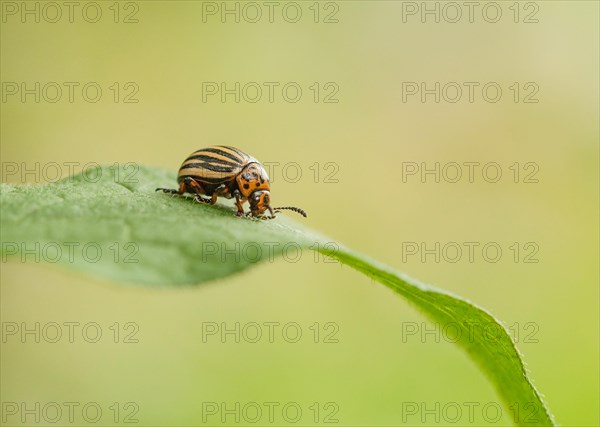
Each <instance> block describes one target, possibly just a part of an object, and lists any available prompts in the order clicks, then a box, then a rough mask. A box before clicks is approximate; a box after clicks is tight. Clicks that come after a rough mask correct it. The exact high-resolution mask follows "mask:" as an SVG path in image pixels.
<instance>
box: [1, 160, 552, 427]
mask: <svg viewBox="0 0 600 427" xmlns="http://www.w3.org/2000/svg"><path fill="white" fill-rule="evenodd" d="M174 183H175V176H174V174H172V173H170V172H166V171H163V170H159V169H153V168H140V169H139V170H134V171H131V170H127V168H112V167H111V168H98V169H95V170H91V169H90V170H87V171H86V174H80V175H76V176H73V177H69V178H67V179H65V180H63V181H59V182H56V183H52V184H47V185H10V184H2V185H1V186H0V190H1V194H0V201H1V214H2V215H1V220H0V226H1V231H2V236H1V241H2V249H1V252H2V259H3V261H4V260H5V259H6V258H8V257H20V259H21V260H22V261H38V260H43V261H48V262H57V263H60V264H62V265H66V266H69V267H71V268H73V269H76V270H79V271H82V272H85V273H88V274H92V275H97V276H102V277H105V278H109V279H113V280H115V281H120V282H130V283H139V284H144V285H151V286H177V285H189V284H199V283H202V282H206V281H209V280H213V279H217V278H220V277H226V276H229V275H230V274H232V273H236V272H239V271H241V270H243V269H245V268H247V267H250V266H251V265H253V264H255V263H256V262H259V261H261V260H265V259H268V258H269V257H274V256H278V255H281V254H282V252H283V251H286V253H293V252H294V251H296V250H304V249H313V250H317V251H319V252H321V253H322V254H325V255H328V256H331V257H333V258H336V259H338V260H339V261H340V262H342V263H344V264H346V265H349V266H350V267H353V268H355V269H356V270H358V271H360V272H362V273H364V274H366V275H367V276H369V277H372V278H373V279H374V280H377V281H378V282H380V283H382V284H384V285H385V286H387V287H388V288H390V289H392V290H393V291H394V292H396V293H398V294H400V295H402V296H403V297H404V298H406V299H407V300H408V301H409V302H410V303H412V304H413V305H414V306H415V307H417V308H418V309H419V310H420V311H421V312H422V313H424V314H425V315H426V316H427V317H429V318H430V319H431V320H433V321H434V322H436V323H437V324H438V326H439V327H444V326H445V325H448V324H449V323H452V324H453V325H454V326H456V325H459V326H460V327H461V328H462V331H461V332H462V333H461V334H460V336H459V338H457V344H459V345H460V346H461V347H463V348H464V349H465V350H466V351H467V353H468V354H469V356H470V357H471V358H472V359H473V360H474V361H475V362H476V363H477V364H478V365H479V367H480V368H481V370H482V371H483V372H484V373H485V374H486V375H487V376H488V378H489V379H490V380H491V382H492V383H493V384H494V386H495V387H496V389H497V391H498V393H499V395H500V397H501V398H502V400H503V401H504V403H505V405H506V407H507V408H508V411H507V412H508V413H509V414H511V415H513V417H514V419H513V421H514V422H515V424H517V425H554V420H553V417H552V415H551V414H550V412H549V411H548V409H547V408H546V406H545V404H544V402H543V400H542V398H541V396H540V394H539V393H538V391H537V390H536V389H535V387H534V386H533V384H532V382H531V380H530V379H529V376H528V373H527V371H526V369H525V367H524V365H523V361H522V358H521V356H520V354H519V352H518V350H517V349H516V347H515V344H514V343H513V341H512V339H511V337H510V335H509V334H508V332H507V331H506V329H505V328H504V327H503V326H502V325H501V324H500V323H499V321H498V320H496V319H495V318H494V317H493V316H492V315H491V314H489V313H488V312H487V311H485V310H484V309H482V308H480V307H477V306H476V305H475V304H473V303H471V302H469V301H467V300H465V299H463V298H461V297H459V296H456V295H452V294H450V293H448V292H445V291H443V290H441V289H437V288H434V287H432V286H429V285H426V284H423V283H420V282H418V281H416V280H414V279H411V278H408V277H406V276H405V275H403V274H401V273H398V272H395V271H394V270H393V269H391V268H389V267H387V266H385V265H382V264H380V263H378V262H376V261H374V260H371V259H369V258H368V257H366V256H364V255H362V254H359V253H357V252H354V251H352V250H350V249H348V248H346V247H343V246H342V245H339V244H337V243H335V242H333V241H332V240H331V239H328V238H326V237H325V236H322V235H319V234H318V233H316V232H313V231H311V230H308V229H306V228H305V227H303V226H301V225H299V224H298V223H296V222H293V221H291V220H289V219H287V218H285V217H283V215H279V217H278V218H277V219H276V220H272V221H261V220H252V219H246V218H238V217H235V216H234V209H233V203H231V202H230V203H229V205H231V207H222V206H219V205H217V206H206V205H201V204H198V203H195V202H194V201H193V200H191V199H184V198H180V197H171V196H169V195H166V194H162V193H156V192H155V191H154V190H155V188H156V187H167V188H169V187H173V186H174ZM240 254H243V256H240ZM236 257H237V259H236ZM36 258H38V259H36ZM490 325H494V326H496V327H497V329H498V330H499V332H500V333H498V334H494V336H493V337H491V336H488V335H487V334H486V331H489V328H490ZM515 408H518V411H517V410H516V409H515ZM516 414H519V416H516V417H515V415H516Z"/></svg>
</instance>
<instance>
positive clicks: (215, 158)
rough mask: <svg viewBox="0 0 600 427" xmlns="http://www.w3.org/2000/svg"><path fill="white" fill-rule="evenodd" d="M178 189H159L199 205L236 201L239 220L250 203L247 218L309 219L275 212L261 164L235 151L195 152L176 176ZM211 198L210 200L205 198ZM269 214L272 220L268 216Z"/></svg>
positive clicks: (214, 148) (221, 148)
mask: <svg viewBox="0 0 600 427" xmlns="http://www.w3.org/2000/svg"><path fill="white" fill-rule="evenodd" d="M177 182H178V183H179V189H177V190H174V189H170V188H157V189H156V191H162V192H164V193H167V194H177V195H180V196H182V195H183V194H185V193H189V194H192V195H193V196H194V200H196V201H197V202H199V203H207V204H211V205H214V204H215V203H216V202H217V198H218V197H225V198H227V199H231V198H234V197H235V204H236V206H237V212H236V215H237V216H242V215H244V208H243V206H242V205H243V204H244V203H245V202H246V201H249V202H250V211H249V212H248V213H247V214H246V215H247V216H252V217H255V218H262V219H273V218H275V213H276V212H279V211H280V210H284V209H287V210H291V211H294V212H297V213H299V214H300V215H302V216H304V217H307V215H306V212H304V211H303V210H302V209H300V208H295V207H291V206H285V207H279V208H272V207H271V194H270V192H271V187H270V184H269V177H268V176H267V172H266V171H265V168H264V167H263V166H262V165H261V164H260V162H259V161H258V160H256V159H255V158H254V157H252V156H250V155H249V154H246V153H244V152H243V151H242V150H239V149H237V148H235V147H229V146H225V145H215V146H212V147H207V148H202V149H200V150H196V151H194V152H193V153H192V154H190V155H189V156H188V158H187V159H185V160H184V161H183V163H182V164H181V167H180V168H179V174H178V175H177ZM202 195H205V196H209V197H210V199H206V198H204V197H202ZM266 211H269V213H270V214H271V216H269V217H267V216H266V215H265V213H266Z"/></svg>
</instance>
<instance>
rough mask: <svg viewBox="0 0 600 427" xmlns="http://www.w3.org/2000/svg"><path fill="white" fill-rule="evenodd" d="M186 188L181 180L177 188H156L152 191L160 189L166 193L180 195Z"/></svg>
mask: <svg viewBox="0 0 600 427" xmlns="http://www.w3.org/2000/svg"><path fill="white" fill-rule="evenodd" d="M185 190H186V186H185V182H182V183H181V184H179V190H174V189H172V188H157V189H156V190H154V191H162V192H163V193H167V194H173V195H175V194H179V195H182V194H183V193H185Z"/></svg>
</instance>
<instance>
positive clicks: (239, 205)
mask: <svg viewBox="0 0 600 427" xmlns="http://www.w3.org/2000/svg"><path fill="white" fill-rule="evenodd" d="M233 195H234V197H235V204H236V206H237V212H236V215H237V216H242V215H244V207H243V206H242V203H244V202H245V200H242V199H241V196H240V192H239V191H238V190H235V191H234V192H233Z"/></svg>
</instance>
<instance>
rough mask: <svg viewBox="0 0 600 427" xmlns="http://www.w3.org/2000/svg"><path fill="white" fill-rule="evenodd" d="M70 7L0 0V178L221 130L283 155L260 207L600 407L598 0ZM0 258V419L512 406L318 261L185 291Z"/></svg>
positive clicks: (355, 281) (465, 362) (558, 388)
mask: <svg viewBox="0 0 600 427" xmlns="http://www.w3.org/2000/svg"><path fill="white" fill-rule="evenodd" d="M74 3H75V5H74V6H73V9H69V8H70V6H68V5H65V4H64V3H63V2H57V3H54V4H52V5H50V6H48V4H47V3H45V2H34V1H27V2H7V1H3V2H2V22H1V26H2V28H1V32H0V36H1V68H0V70H1V80H2V97H3V98H2V102H1V104H0V108H1V129H0V132H1V134H0V135H1V157H2V181H3V182H12V183H23V182H29V183H45V182H48V181H53V180H55V179H56V170H57V169H56V165H58V173H59V174H62V176H66V175H67V174H68V172H69V167H70V166H69V165H71V164H73V165H74V166H73V168H74V170H75V171H80V170H82V169H85V168H86V167H89V166H90V165H94V164H95V163H98V164H113V163H121V164H124V163H127V162H134V163H136V164H143V165H151V166H157V167H162V168H167V169H171V170H173V171H174V172H175V171H176V170H177V168H178V167H179V165H180V164H181V162H182V161H183V160H184V158H185V157H187V156H188V155H189V154H190V153H191V152H193V151H194V150H196V149H199V148H202V147H205V146H209V145H216V144H220V145H233V146H236V147H238V148H240V149H242V150H244V151H246V152H248V153H250V154H252V155H253V156H255V157H256V158H257V159H259V160H260V161H261V162H263V163H268V162H272V163H271V164H273V165H275V166H276V167H275V168H274V169H271V179H272V200H273V204H274V205H279V206H289V205H292V206H300V207H302V208H304V209H305V210H306V211H307V212H308V213H309V217H308V219H306V220H304V219H302V218H300V217H297V218H296V219H298V220H302V221H303V222H304V223H306V224H307V225H308V226H310V227H312V228H315V229H317V230H319V231H321V232H323V233H325V234H327V235H329V236H331V237H332V238H333V239H335V240H337V241H340V242H343V243H344V244H346V245H348V246H350V247H352V248H354V249H357V250H359V251H361V252H363V253H366V254H369V255H370V256H372V257H373V258H375V259H379V260H381V261H383V262H385V263H387V264H389V265H391V266H393V267H395V268H396V269H397V270H399V271H403V272H406V273H407V274H409V275H411V276H413V277H417V278H419V279H421V280H423V281H425V282H428V283H432V284H436V285H438V286H440V287H443V288H445V289H448V290H449V291H452V292H454V293H457V294H459V295H462V296H465V297H467V298H468V299H470V300H471V301H474V302H476V303H477V304H479V305H481V306H482V307H485V308H486V309H488V310H489V311H490V312H492V313H493V314H494V315H495V316H497V317H498V318H499V319H501V320H502V321H503V322H504V323H505V324H506V326H507V327H508V328H509V329H510V330H511V332H512V333H513V334H514V335H515V339H516V340H517V341H518V344H517V345H518V347H519V349H520V350H521V352H522V353H523V355H524V359H525V361H526V363H527V367H528V369H529V371H530V373H531V375H532V377H533V379H534V382H535V385H536V386H537V387H538V388H539V389H540V390H541V392H542V393H543V394H544V396H545V398H546V400H547V402H548V404H549V407H550V409H551V410H552V411H553V412H554V414H555V416H556V418H557V421H558V422H559V423H561V424H563V425H590V426H591V425H598V423H599V422H600V420H599V418H598V417H599V415H598V413H599V407H598V396H599V379H598V378H599V374H600V373H599V368H598V360H599V356H600V355H599V346H598V336H599V330H598V329H599V327H598V323H599V322H598V321H599V319H598V312H599V295H598V126H599V122H598V117H599V116H598V115H599V109H598V91H599V87H598V73H599V69H598V60H599V46H598V44H599V42H598V40H599V32H598V13H599V7H598V3H597V2H593V1H539V2H518V3H515V2H512V1H511V2H497V3H495V4H496V5H497V6H491V7H490V6H487V4H488V3H489V2H475V6H473V9H472V10H470V9H469V7H467V6H464V5H463V3H461V2H459V3H455V4H457V5H458V9H457V7H456V6H454V5H450V6H448V3H446V2H426V3H422V2H400V1H397V2H396V1H336V2H314V1H307V2H303V1H299V2H296V3H294V4H292V5H291V6H290V4H289V2H277V1H276V2H272V3H273V4H271V5H268V4H265V3H263V2H256V3H247V2H232V1H230V2H201V1H170V2H167V1H137V2H118V3H116V2H113V1H107V2H104V1H100V2H97V3H96V4H94V5H90V4H88V2H74ZM36 5H37V6H36ZM56 5H58V6H56ZM24 8H27V9H26V10H29V11H33V12H31V13H25V14H24V15H23V13H24ZM36 8H38V9H37V10H38V12H36ZM236 8H237V9H236ZM415 8H416V9H415ZM436 8H437V10H438V13H439V22H436V15H435V13H436V12H435V10H436ZM57 10H58V11H60V13H61V15H60V17H58V15H57ZM70 10H71V11H72V14H70ZM98 10H100V12H101V15H97V12H98ZM224 10H225V11H230V13H225V14H224V15H223V11H224ZM236 10H237V11H238V12H239V22H236V13H238V12H236ZM427 10H433V11H434V12H432V13H430V14H427V13H425V14H424V15H423V13H424V12H426V11H427ZM498 10H499V11H500V13H501V15H499V16H498V15H497V13H498ZM231 11H233V12H231ZM298 11H299V12H300V13H301V15H300V16H299V17H298V15H297V13H298ZM457 11H458V12H460V13H461V15H460V18H458V17H457V16H458V15H457V13H458V12H457ZM470 11H471V15H470ZM259 12H260V14H261V15H260V16H259V15H257V13H259ZM36 13H39V14H40V16H39V21H40V22H39V23H38V22H36V19H37V16H36ZM71 20H72V21H73V22H70V21H71ZM51 21H57V22H51ZM88 21H97V22H88ZM115 21H116V22H115ZM134 21H137V22H134ZM251 21H257V22H251ZM270 21H273V22H270ZM293 21H297V22H293ZM336 21H337V22H336ZM451 21H456V22H451ZM470 21H473V22H470ZM492 21H497V22H492ZM536 21H537V22H536ZM236 82H237V83H239V90H238V89H236ZM436 82H438V83H439V86H438V87H439V89H436ZM36 83H37V84H39V86H36ZM222 84H224V86H222ZM422 84H424V86H423V85H422ZM57 87H58V88H60V91H57ZM98 87H99V88H100V89H101V93H97V92H96V89H97V88H98ZM69 88H72V92H71V93H70V92H69ZM257 88H258V89H260V92H258V89H257ZM269 88H272V92H269ZM298 88H300V90H301V93H300V92H298V91H297V89H298ZM457 88H458V89H460V90H461V96H458V94H459V92H457V90H458V89H457ZM469 88H472V90H473V92H472V94H470V93H469ZM484 88H485V89H484ZM497 88H500V90H501V93H500V94H499V95H498V93H497V92H496V91H497ZM222 90H225V91H229V92H226V93H225V94H224V95H223V91H222ZM423 91H425V94H423ZM213 92H214V94H213ZM413 92H414V94H413ZM71 95H72V98H70V96H71ZM270 95H272V98H270ZM470 95H472V99H469V96H470ZM436 96H438V97H439V102H436ZM36 97H39V102H36ZM236 97H239V102H236ZM423 97H424V98H423ZM136 100H137V102H134V101H136ZM271 100H272V102H271ZM335 100H337V102H333V101H335ZM471 100H472V102H471ZM53 101H56V102H53ZM71 101H72V102H71ZM92 101H96V102H92ZM223 101H224V102H223ZM292 101H296V102H292ZM326 101H328V102H326ZM453 101H456V102H453ZM493 101H496V102H493ZM469 162H472V163H469ZM436 163H437V164H438V166H437V167H438V173H439V182H436V179H437V178H436V175H435V174H436V172H435V168H436ZM456 165H458V166H459V167H460V171H461V173H462V176H461V178H460V179H458V180H457V181H458V182H451V181H454V180H456V179H455V177H456V170H457V168H456ZM469 165H472V166H469ZM471 167H472V168H473V172H474V173H473V175H472V181H473V182H469V181H470V180H469V175H468V172H469V170H470V169H469V168H471ZM424 169H427V170H432V171H433V172H431V173H427V174H425V175H422V172H423V170H424ZM484 169H485V172H484ZM498 170H500V172H501V173H502V175H501V176H500V177H499V178H498V179H497V182H491V181H496V178H495V177H496V173H497V171H498ZM27 171H29V172H27ZM31 171H33V172H31ZM298 171H300V172H301V176H297V173H298ZM24 172H27V173H24ZM413 172H414V174H413ZM175 185H176V183H175V182H174V183H173V186H175ZM222 203H226V204H228V205H232V202H231V201H226V200H225V201H222ZM282 215H283V213H282ZM289 215H290V216H292V215H295V214H293V213H290V214H289ZM199 220H200V219H199ZM90 227H95V224H90ZM199 244H200V242H199ZM436 245H438V246H436ZM469 247H472V248H473V253H472V258H470V256H469V255H470V254H469V252H468V248H469ZM457 248H460V249H461V253H457V252H456V251H457ZM484 248H485V250H484ZM497 248H500V250H501V253H500V254H499V255H497V254H496V253H495V252H494V251H495V250H496V249H497ZM488 250H489V252H488ZM436 256H437V257H439V259H436ZM199 262H201V260H199ZM1 268H2V273H1V293H2V305H1V308H2V314H1V319H2V327H3V338H2V351H1V369H2V372H1V395H2V404H3V417H5V419H3V423H4V424H6V425H45V424H51V423H50V422H49V421H51V420H52V419H54V418H55V416H56V406H59V407H61V408H62V418H61V419H60V420H59V422H58V424H60V425H69V423H70V420H69V418H68V416H69V411H68V409H67V406H66V405H67V404H68V402H75V403H76V404H77V405H76V406H73V408H74V410H73V411H74V412H73V414H74V415H73V416H74V421H73V422H72V423H71V424H74V425H92V422H91V421H90V420H93V419H95V417H96V413H95V411H96V409H97V408H100V409H101V411H102V418H101V419H100V421H98V422H97V424H102V425H114V424H125V423H126V422H127V421H128V420H129V421H131V420H138V424H139V425H144V426H166V425H215V424H221V423H222V422H223V419H222V417H224V418H225V424H231V425H246V424H252V421H256V422H255V423H254V424H256V425H312V424H315V423H316V424H322V425H324V424H327V422H328V421H329V422H333V421H335V420H337V421H338V425H403V424H406V425H420V424H425V425H447V424H450V423H453V424H455V425H482V424H491V425H510V424H511V419H512V418H513V415H514V412H510V411H509V410H508V409H506V408H504V407H503V406H502V407H501V413H499V414H498V413H497V411H496V408H500V406H499V399H498V397H497V394H496V393H495V391H494V389H493V387H492V386H491V385H490V383H489V382H488V381H487V379H486V378H485V377H484V376H483V375H482V373H481V372H480V371H479V370H478V368H477V367H476V366H475V365H474V363H473V362H472V361H471V360H470V359H469V358H468V357H467V356H466V355H465V354H464V353H463V352H462V351H461V350H460V349H458V348H457V347H456V346H454V345H453V344H452V343H451V342H450V341H451V339H449V337H448V336H446V335H445V334H444V331H438V332H437V333H436V332H432V331H435V327H434V325H433V324H431V323H428V322H427V323H423V322H425V319H424V317H423V316H422V315H421V314H419V313H418V312H417V311H416V310H414V309H413V308H412V307H411V306H410V305H409V304H407V303H406V302H405V301H404V300H403V299H401V298H400V297H398V296H397V295H394V294H393V293H391V292H390V291H389V290H387V289H385V288H384V287H383V286H381V285H379V284H376V283H375V282H373V281H371V280H370V279H368V278H366V277H364V276H363V275H361V274H358V273H356V272H354V271H352V270H351V269H349V268H347V267H340V265H339V264H329V263H325V262H323V259H322V258H318V259H317V260H315V258H314V256H313V254H312V253H302V254H301V258H300V259H299V260H298V261H297V262H289V260H288V262H286V260H282V259H279V260H275V261H274V262H266V263H263V264H261V265H259V266H257V267H255V268H253V269H251V270H249V271H246V272H244V273H241V274H238V275H235V276H234V277H231V278H228V279H227V280H221V281H217V282H213V283H210V284H208V285H203V286H198V287H189V288H183V289H181V288H179V289H169V288H165V289H160V290H156V289H147V288H143V287H135V286H123V285H122V284H118V283H111V282H105V281H100V280H97V279H94V278H90V277H87V276H79V275H77V274H75V273H72V272H70V271H68V270H66V269H63V268H58V267H56V266H51V265H46V264H44V263H35V262H26V263H22V262H19V259H16V260H13V261H9V262H4V260H3V262H2V264H1ZM68 322H74V323H68ZM94 322H95V324H94ZM36 323H38V324H39V328H40V329H39V331H40V332H39V335H40V337H39V339H40V342H39V343H37V342H36V332H35V328H36V326H35V325H36ZM55 324H58V325H59V327H60V329H59V330H60V332H61V333H62V338H60V339H59V340H58V342H56V343H53V342H51V341H53V338H54V337H55V335H56V325H55ZM69 324H72V325H73V326H72V328H73V331H74V333H73V337H72V341H73V342H69V341H70V340H69V331H70V329H69V328H70V326H67V325H69ZM236 324H238V325H239V341H240V342H239V343H237V342H236V335H235V334H236V333H235V328H236ZM257 324H258V326H259V329H257V326H256V325H257ZM89 325H92V326H89ZM269 325H273V326H272V328H274V335H273V339H272V340H270V339H269V331H270V329H269V328H271V326H269ZM84 327H85V328H87V329H86V330H85V331H86V332H85V333H84V332H83V330H84ZM15 328H16V332H15ZM53 328H54V329H53ZM215 328H218V331H217V332H216V333H214V334H212V335H211V334H210V333H212V332H214V329H215ZM285 328H287V329H285ZM25 329H33V330H34V332H32V333H29V334H27V333H26V334H25V335H22V333H23V332H24V330H25ZM224 329H228V330H233V331H234V332H231V333H228V334H225V335H224V336H222V335H221V332H223V330H224ZM284 329H285V332H284ZM97 330H100V331H101V332H102V336H101V337H100V338H99V339H98V342H95V343H93V342H88V341H93V338H94V337H95V334H96V331H97ZM257 330H259V331H260V332H261V333H262V336H261V338H260V339H258V340H256V341H257V342H252V341H255V337H256V331H257ZM298 330H300V331H301V333H302V336H301V337H300V338H299V339H298V341H297V342H292V341H294V340H295V334H296V332H297V331H298ZM327 338H329V339H327ZM115 341H117V342H115ZM129 341H132V342H129ZM136 341H137V342H136ZM270 341H273V342H270ZM315 341H316V342H315ZM329 341H331V342H329ZM36 402H39V404H40V409H39V410H36V409H35V408H36V406H35V405H36ZM52 402H54V403H55V404H56V405H54V406H53V404H50V403H52ZM269 402H271V403H269ZM23 404H25V406H23ZM222 404H224V405H225V406H224V407H222V406H221V405H222ZM236 404H237V405H239V410H238V409H236ZM15 405H16V406H15ZM86 405H87V406H86ZM115 405H116V406H115ZM269 405H271V406H272V407H273V417H272V419H270V417H269V409H268V408H269V407H271V406H269ZM257 407H259V408H262V414H261V417H260V418H257V412H256V408H257ZM44 408H46V409H45V410H44ZM84 408H85V409H84ZM215 408H216V409H215ZM244 408H245V409H244ZM298 408H300V410H301V414H300V416H299V417H298V415H297V412H298ZM469 408H472V410H470V409H469ZM27 410H30V411H32V412H31V413H30V414H29V415H24V412H26V411H27ZM518 410H520V411H522V412H521V415H520V417H521V419H526V416H525V415H523V414H528V412H527V411H528V409H527V408H513V411H518ZM227 411H229V412H227ZM13 413H14V414H13ZM213 413H214V414H213ZM36 414H37V415H36ZM36 416H39V417H40V418H39V419H36ZM128 416H130V418H127V417H128ZM238 416H239V418H237V419H236V417H238ZM23 417H24V418H25V419H24V421H25V422H23V419H22V418H23ZM85 417H87V418H85ZM529 419H530V420H535V414H533V415H532V416H531V418H529ZM294 421H295V422H294Z"/></svg>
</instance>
